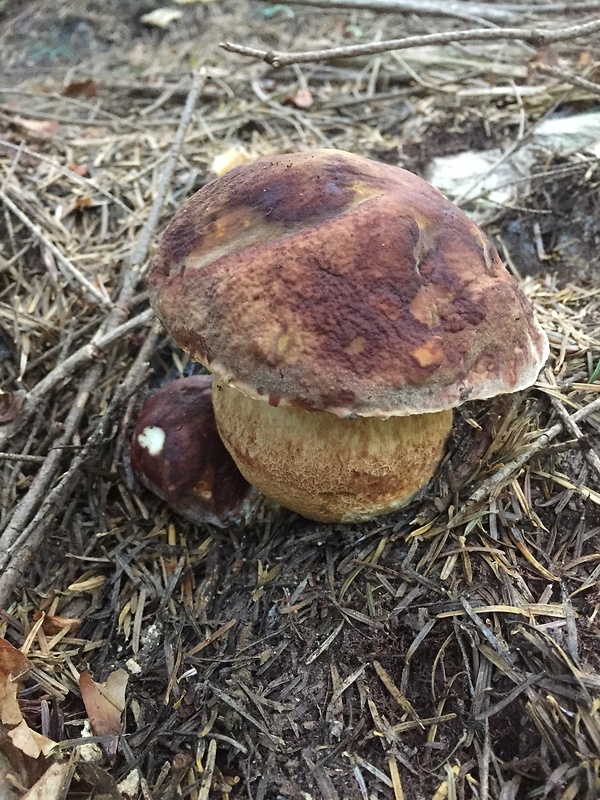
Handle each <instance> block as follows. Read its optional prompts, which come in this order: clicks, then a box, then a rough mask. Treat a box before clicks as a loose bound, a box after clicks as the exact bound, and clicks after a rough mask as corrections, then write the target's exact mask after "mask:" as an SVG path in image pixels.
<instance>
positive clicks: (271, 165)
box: [149, 150, 548, 417]
mask: <svg viewBox="0 0 600 800" xmlns="http://www.w3.org/2000/svg"><path fill="white" fill-rule="evenodd" d="M149 286H150V290H151V298H152V303H153V306H154V308H155V310H156V312H157V313H158V315H159V316H160V317H161V318H162V320H163V321H164V323H165V325H166V327H167V329H168V330H169V332H170V333H171V335H172V337H173V338H174V339H175V340H176V341H177V342H178V344H179V345H180V346H181V347H183V348H184V349H185V350H186V351H188V352H189V353H190V355H191V356H192V358H194V359H195V360H198V361H200V362H202V363H203V364H205V365H206V366H207V367H208V368H209V369H210V370H212V371H213V372H215V373H218V374H219V375H220V376H221V377H222V378H223V379H224V380H225V381H226V382H227V383H229V384H230V385H232V386H234V387H237V388H238V389H240V390H241V391H242V392H244V393H246V394H248V395H250V396H253V397H260V398H263V399H264V400H268V401H269V403H270V404H271V405H278V404H286V405H294V406H298V407H300V408H304V409H310V410H317V409H319V410H325V411H329V412H332V413H334V414H337V415H339V416H351V415H364V416H375V417H388V416H395V415H397V416H402V415H410V414H416V413H422V412H433V411H440V410H443V409H448V408H451V407H453V406H456V405H458V404H460V403H462V402H464V401H465V400H469V399H477V398H485V397H491V396H493V395H496V394H500V393H504V392H514V391H517V390H519V389H523V388H525V387H527V386H529V385H531V384H532V383H533V382H534V381H535V379H536V377H537V375H538V373H539V370H540V368H541V366H542V365H543V363H544V361H545V360H546V358H547V355H548V342H547V338H546V336H545V334H544V333H543V331H542V330H541V328H540V327H539V325H538V324H537V322H536V321H535V319H534V317H533V314H532V310H531V307H530V304H529V302H528V301H527V300H526V298H525V297H524V295H523V293H522V292H521V290H520V289H519V287H518V285H517V283H516V281H515V280H514V279H513V278H512V276H511V275H510V274H509V273H508V272H507V271H506V269H505V268H504V266H503V265H502V262H501V261H500V259H499V257H498V254H497V253H496V251H495V249H494V247H493V246H492V245H491V243H490V242H489V241H488V239H487V238H486V237H485V235H484V234H483V233H482V232H481V231H480V230H479V228H478V227H477V226H476V225H475V223H473V222H472V221H471V220H470V219H469V218H468V217H467V216H466V215H465V214H464V213H463V212H462V211H461V210H460V209H459V208H457V207H456V206H455V205H453V204H452V203H450V202H449V201H448V200H447V199H446V198H445V197H444V196H443V195H442V194H441V193H440V192H438V191H437V190H436V189H434V188H433V187H432V186H431V185H430V184H428V183H427V182H426V181H424V180H422V179H421V178H419V177H417V176H416V175H413V174H412V173H410V172H407V171H406V170H403V169H401V168H398V167H390V166H387V165H384V164H380V163H377V162H374V161H370V160H369V159H366V158H364V157H361V156H357V155H352V154H350V153H345V152H343V151H336V150H321V151H315V152H311V153H299V154H295V155H285V156H273V157H267V158H263V159H260V160H259V161H257V162H255V163H253V164H249V165H244V166H241V167H238V168H236V169H233V170H232V171H231V172H229V173H227V174H225V175H224V176H223V177H221V178H218V179H216V180H214V181H211V182H210V183H209V184H207V185H206V186H205V187H204V188H203V189H201V190H200V191H199V192H198V193H197V194H196V195H194V196H193V197H192V198H191V199H190V200H189V201H188V202H187V203H186V204H185V205H184V206H183V207H182V208H181V209H180V210H179V211H178V213H177V214H176V215H175V217H174V219H173V220H172V222H171V223H170V225H169V226H168V227H167V229H166V231H165V234H164V236H163V239H162V242H161V244H160V247H159V250H158V252H157V254H156V256H155V258H154V261H153V264H152V269H151V273H150V276H149Z"/></svg>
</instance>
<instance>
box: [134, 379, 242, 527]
mask: <svg viewBox="0 0 600 800" xmlns="http://www.w3.org/2000/svg"><path fill="white" fill-rule="evenodd" d="M212 382H213V378H212V375H194V376H192V377H190V378H179V379H177V380H174V381H172V382H171V383H168V384H167V385H166V386H163V387H162V388H161V389H159V390H158V391H156V392H155V393H154V394H152V395H151V396H150V397H149V398H148V400H146V402H145V403H144V406H143V408H142V410H141V412H140V416H139V418H138V421H137V425H136V427H135V431H134V434H133V439H132V442H131V449H130V456H131V467H132V469H133V471H134V473H135V475H136V477H137V478H138V480H139V481H140V483H142V484H143V485H144V486H145V487H146V488H147V489H150V491H152V492H154V494H156V495H158V497H160V498H161V499H162V500H165V501H166V502H167V503H168V504H169V505H170V506H171V508H173V509H174V510H175V511H177V512H178V513H179V514H181V515H182V516H184V517H186V518H188V519H191V520H192V521H193V522H196V523H210V524H212V525H216V526H217V527H226V526H227V525H230V524H231V525H236V524H239V523H241V522H243V521H245V520H246V518H247V516H248V514H249V512H250V509H251V497H252V488H251V487H250V486H249V484H248V482H247V481H246V479H245V478H244V477H243V476H242V474H241V473H240V471H239V470H238V468H237V467H236V465H235V463H234V462H233V459H232V458H231V456H230V455H229V453H228V452H227V450H226V449H225V446H224V445H223V442H222V440H221V438H220V436H219V434H218V431H217V426H216V423H215V416H214V411H213V405H212Z"/></svg>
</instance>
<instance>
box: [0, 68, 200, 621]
mask: <svg viewBox="0 0 600 800" xmlns="http://www.w3.org/2000/svg"><path fill="white" fill-rule="evenodd" d="M205 80H206V74H205V71H204V70H203V69H202V70H200V71H199V72H197V73H196V74H195V76H194V79H193V81H192V86H191V88H190V93H189V95H188V99H187V102H186V104H185V107H184V109H183V112H182V114H181V118H180V123H179V127H178V130H177V134H176V136H175V138H174V140H173V143H172V145H171V148H170V151H169V157H168V159H167V163H166V165H165V170H164V172H163V176H162V180H161V182H160V186H159V190H158V192H157V194H156V196H155V198H154V202H153V204H152V208H151V210H150V214H149V216H148V218H147V220H146V223H145V224H144V226H143V228H142V231H141V233H140V236H139V238H138V241H137V244H136V246H135V247H134V248H133V251H132V253H131V257H130V265H131V266H130V268H129V269H128V270H127V271H126V272H125V277H124V280H123V284H122V287H121V290H120V292H119V297H118V299H117V302H116V303H114V304H112V303H111V310H110V312H109V314H108V315H107V317H106V319H105V320H104V322H103V323H102V325H100V327H99V329H98V331H97V332H96V334H95V336H94V337H93V339H92V341H91V342H90V343H89V344H87V345H85V346H84V347H82V348H80V349H79V350H78V351H77V352H76V353H74V354H73V355H72V356H71V358H70V359H67V360H66V361H65V362H63V365H58V366H57V367H56V369H55V370H53V373H51V375H49V376H47V379H46V381H41V382H40V383H39V384H38V385H37V386H36V387H35V390H32V392H31V393H30V394H29V395H28V396H27V397H26V398H25V402H24V407H23V408H24V411H23V413H22V414H21V418H20V420H19V427H22V425H23V424H25V420H26V418H27V417H28V416H30V415H31V413H32V410H33V408H34V407H35V405H36V403H37V401H39V399H40V398H41V397H42V396H43V392H45V391H46V392H47V391H48V390H49V388H51V387H52V386H55V385H56V383H57V382H59V381H60V380H63V379H64V378H65V377H68V376H69V375H70V374H72V372H73V371H74V369H75V368H76V367H77V366H79V365H81V364H82V363H85V362H87V361H90V360H92V359H93V358H94V356H95V355H97V354H98V352H99V351H100V350H101V347H102V345H104V346H107V345H108V344H109V343H110V342H111V341H114V340H115V338H119V337H120V336H122V335H124V333H126V332H127V331H128V330H131V329H132V328H134V327H137V326H138V325H139V324H140V323H143V322H147V321H149V320H150V319H151V318H152V312H151V310H150V309H147V310H146V311H144V312H142V314H140V315H138V316H137V317H135V318H134V319H133V320H129V321H127V322H126V321H124V320H125V319H126V317H127V315H128V314H129V310H130V307H131V305H132V302H133V300H134V298H135V292H136V288H137V286H138V283H139V281H140V280H141V279H142V277H143V274H144V261H145V259H146V258H147V255H148V250H149V248H150V242H151V240H152V236H153V234H154V231H155V229H156V226H157V224H158V220H159V217H160V211H161V209H162V206H163V203H164V198H165V195H166V192H167V189H168V186H169V183H170V180H171V177H172V175H173V171H174V169H175V166H176V163H177V158H178V155H179V152H180V150H181V146H182V144H183V139H184V136H185V131H186V130H187V127H188V125H189V122H190V120H191V116H192V113H193V110H194V107H195V104H196V101H197V98H198V95H199V93H200V91H201V90H202V86H203V85H204V82H205ZM115 334H117V335H116V336H115ZM157 335H158V325H157V324H156V325H155V326H154V328H153V330H152V331H151V332H150V333H149V334H148V337H147V339H146V342H145V346H144V347H143V348H142V349H141V350H140V352H139V353H138V357H137V359H136V361H135V362H134V367H132V370H131V372H130V375H132V374H135V375H137V374H138V372H139V369H140V363H142V364H143V363H144V361H145V359H147V357H148V352H147V349H148V348H150V349H151V346H153V345H154V343H155V341H156V337H157ZM99 345H100V347H99ZM140 358H142V361H141V362H140ZM64 364H67V366H66V367H65V366H64ZM136 365H137V366H136ZM101 375H102V365H101V364H98V363H97V364H94V366H93V367H92V368H91V370H90V371H89V372H88V374H87V375H86V377H85V378H84V379H83V381H82V384H81V388H80V391H79V393H78V396H77V400H76V402H75V404H74V406H73V408H72V409H71V411H70V413H69V415H68V417H67V421H66V423H65V432H64V433H63V435H62V437H61V439H60V444H61V446H64V445H65V444H67V443H68V442H69V441H70V440H71V439H72V437H73V435H74V434H75V432H76V431H77V430H78V426H79V422H80V420H81V417H82V415H83V411H84V409H85V405H86V402H87V398H88V396H89V392H90V390H91V388H92V387H93V386H95V385H96V384H97V383H98V381H99V379H100V377H101ZM130 383H131V382H130V381H129V382H126V383H124V384H121V386H120V387H119V389H118V390H117V392H116V393H115V395H114V396H113V400H112V402H111V408H114V407H116V405H118V403H119V402H120V400H121V398H122V397H123V392H124V391H125V389H126V388H127V387H128V386H129V385H130ZM43 384H45V386H44V385H43ZM25 409H27V411H25ZM110 420H111V414H110V409H107V411H106V412H105V413H104V415H103V416H102V418H101V420H100V423H99V425H98V428H97V431H96V434H95V435H94V436H92V437H91V438H90V439H89V440H88V442H87V443H86V445H85V446H84V447H83V449H82V451H81V452H80V454H79V456H77V457H76V458H75V459H73V461H72V462H71V466H70V468H69V470H68V471H67V473H66V474H65V475H64V476H63V477H62V478H61V480H60V482H59V483H58V484H55V485H54V488H53V489H52V491H50V493H48V489H49V488H50V487H51V486H52V485H53V484H54V483H55V478H56V475H57V472H58V469H59V466H60V460H61V451H60V449H58V450H52V451H50V452H49V453H48V455H47V456H46V460H45V461H44V464H43V465H42V467H41V468H40V471H39V472H38V475H37V476H36V478H35V479H34V481H33V483H32V485H31V487H30V489H29V491H28V492H27V493H26V494H25V496H24V497H23V499H22V500H21V501H20V503H19V504H18V505H17V506H16V508H15V510H14V512H13V514H12V517H11V518H10V520H8V522H7V524H6V527H5V530H4V533H3V535H2V536H1V537H0V570H3V572H2V574H1V575H0V606H1V605H3V604H5V603H7V602H8V600H9V598H10V596H11V594H12V592H13V590H14V588H15V587H16V585H17V583H18V581H19V580H20V577H21V575H22V574H23V572H24V570H25V569H26V568H27V566H28V564H29V562H30V560H31V558H32V556H33V554H34V552H35V550H36V547H37V546H39V543H40V542H41V541H42V538H43V535H44V532H45V530H46V527H47V524H48V522H49V521H50V520H51V519H52V517H53V514H54V513H55V510H56V508H57V507H58V506H59V504H60V503H62V502H64V500H65V498H66V497H67V495H68V493H69V491H70V490H71V489H72V486H73V483H74V480H75V478H76V477H77V474H78V470H79V468H80V466H81V464H82V463H83V460H84V459H85V458H86V457H87V455H88V454H89V450H90V447H91V445H92V443H93V442H96V441H97V439H98V438H99V437H100V436H101V435H103V432H104V431H105V429H106V426H107V425H108V424H109V421H110ZM14 432H15V431H14V429H13V431H12V433H14ZM0 441H1V439H0ZM42 500H43V502H42V505H41V507H40V508H39V510H38V512H37V514H35V516H33V519H31V517H32V514H33V513H34V511H35V507H36V505H37V504H39V503H40V501H42ZM30 520H31V521H30Z"/></svg>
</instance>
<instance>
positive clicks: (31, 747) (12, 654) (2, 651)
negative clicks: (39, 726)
mask: <svg viewBox="0 0 600 800" xmlns="http://www.w3.org/2000/svg"><path fill="white" fill-rule="evenodd" d="M30 666H31V665H30V663H29V661H28V659H27V658H26V657H25V656H24V655H23V653H21V651H20V650H17V649H16V648H15V647H13V646H12V645H11V644H10V643H9V642H7V641H6V639H0V722H1V723H2V724H3V725H8V726H11V730H9V731H8V732H7V735H8V737H9V738H10V739H11V740H12V743H13V745H14V746H15V747H16V748H18V749H19V750H21V752H23V753H25V755H27V756H30V757H31V758H37V757H38V756H39V755H40V754H41V753H43V754H44V755H47V754H48V753H49V752H50V751H51V750H52V748H53V747H54V744H55V743H54V742H53V741H51V740H50V739H48V738H47V737H46V736H42V735H41V734H40V733H36V732H35V731H33V730H31V728H30V727H29V726H28V725H27V723H26V722H25V720H24V719H23V715H22V714H21V708H20V706H19V703H18V701H17V692H18V690H19V680H20V679H21V678H24V677H25V675H27V673H28V672H29V669H30Z"/></svg>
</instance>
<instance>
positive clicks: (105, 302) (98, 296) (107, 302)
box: [0, 189, 113, 308]
mask: <svg viewBox="0 0 600 800" xmlns="http://www.w3.org/2000/svg"><path fill="white" fill-rule="evenodd" d="M0 201H1V202H2V203H4V205H5V206H6V208H8V210H9V211H10V212H11V213H12V214H14V216H15V217H17V219H18V220H20V221H21V222H22V223H23V225H25V227H26V228H28V229H29V230H30V231H31V233H32V234H33V235H34V236H35V238H36V239H37V240H38V241H39V242H40V244H41V245H42V247H45V248H46V250H49V251H50V252H51V253H52V255H53V256H54V258H55V259H56V260H57V261H58V263H59V264H60V266H61V267H62V268H63V270H64V271H65V273H66V277H67V278H71V279H73V280H74V281H75V282H76V283H78V284H79V286H80V287H81V288H82V289H83V290H84V292H85V294H87V295H91V297H93V298H94V300H95V301H96V302H97V303H98V304H99V305H101V306H103V307H104V308H112V305H113V304H112V302H111V299H110V297H108V295H107V294H106V291H104V292H102V291H100V289H98V287H97V286H94V284H93V283H92V282H91V281H89V280H88V279H87V278H86V277H85V275H82V274H81V272H80V271H79V270H78V269H77V267H75V266H74V265H73V264H72V263H71V262H70V261H69V259H68V258H67V257H66V256H65V255H63V253H62V252H61V251H60V250H59V249H58V247H57V246H56V245H55V244H54V243H53V242H51V241H50V239H48V237H47V236H46V235H45V234H44V232H43V231H42V229H41V228H40V226H39V225H36V224H35V222H33V221H32V220H30V219H29V217H28V216H27V214H25V213H24V212H23V211H21V209H20V208H19V207H18V206H17V205H16V204H15V203H13V201H12V200H11V199H10V197H8V195H7V194H6V192H4V191H2V190H1V189H0Z"/></svg>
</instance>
